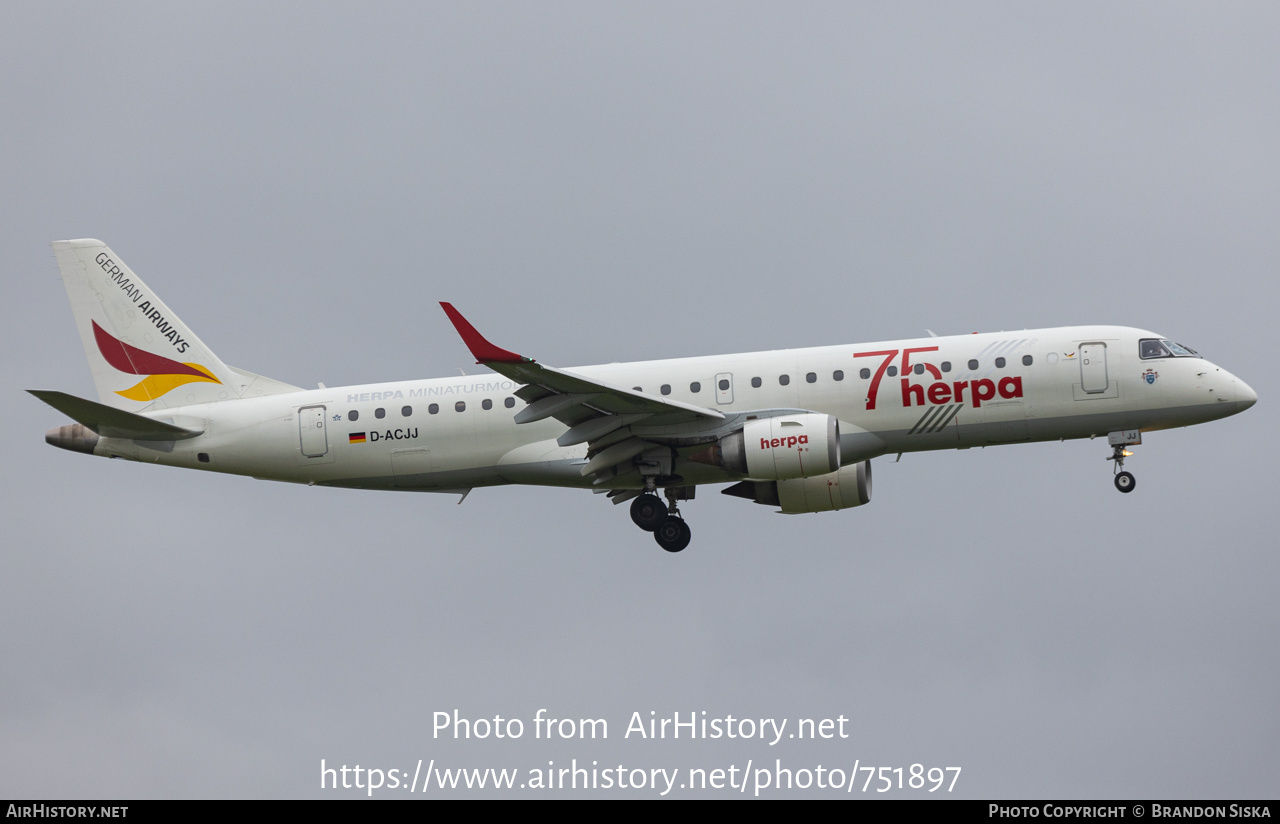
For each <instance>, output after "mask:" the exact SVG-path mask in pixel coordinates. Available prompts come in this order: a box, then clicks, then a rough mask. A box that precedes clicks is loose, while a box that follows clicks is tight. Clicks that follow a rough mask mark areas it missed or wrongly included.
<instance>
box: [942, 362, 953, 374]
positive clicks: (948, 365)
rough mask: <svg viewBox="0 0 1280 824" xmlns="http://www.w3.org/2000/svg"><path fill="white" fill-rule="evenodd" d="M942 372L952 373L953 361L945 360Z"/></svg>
mask: <svg viewBox="0 0 1280 824" xmlns="http://www.w3.org/2000/svg"><path fill="white" fill-rule="evenodd" d="M942 371H943V372H950V371H951V361H949V360H944V361H943V362H942Z"/></svg>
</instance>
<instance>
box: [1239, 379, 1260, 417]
mask: <svg viewBox="0 0 1280 824" xmlns="http://www.w3.org/2000/svg"><path fill="white" fill-rule="evenodd" d="M1257 402H1258V393H1257V392H1254V391H1253V387H1251V386H1249V384H1247V383H1245V382H1244V381H1242V380H1240V379H1239V378H1236V406H1238V407H1240V411H1241V412H1243V411H1244V410H1246V409H1248V408H1249V407H1251V406H1253V405H1254V404H1255V403H1257Z"/></svg>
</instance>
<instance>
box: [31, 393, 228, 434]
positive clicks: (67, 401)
mask: <svg viewBox="0 0 1280 824" xmlns="http://www.w3.org/2000/svg"><path fill="white" fill-rule="evenodd" d="M27 391H28V392H30V393H31V394H32V395H35V396H36V397H37V398H39V399H40V400H42V401H44V402H45V403H47V404H49V405H50V406H52V407H53V408H54V409H56V410H58V411H59V412H61V413H62V414H64V415H66V416H68V417H69V418H71V419H72V420H74V421H75V422H76V423H79V424H83V425H84V427H85V428H86V429H91V430H93V431H94V432H96V433H98V434H99V435H101V436H102V437H104V438H132V439H134V440H143V441H182V440H186V439H187V438H194V437H195V436H197V435H200V434H203V432H204V430H202V429H185V428H183V427H181V426H174V425H173V424H171V423H165V422H164V421H157V420H153V419H151V418H148V417H145V416H143V415H135V414H133V413H132V412H126V411H124V410H123V409H116V408H115V407H114V406H107V405H106V404H101V403H98V402H97V401H90V400H85V399H84V398H77V397H76V396H75V395H68V394H67V393H66V392H51V391H48V390H42V389H28V390H27Z"/></svg>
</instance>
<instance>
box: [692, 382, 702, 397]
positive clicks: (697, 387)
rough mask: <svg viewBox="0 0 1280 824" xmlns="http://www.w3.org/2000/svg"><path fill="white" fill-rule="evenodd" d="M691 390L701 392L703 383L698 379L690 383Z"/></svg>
mask: <svg viewBox="0 0 1280 824" xmlns="http://www.w3.org/2000/svg"><path fill="white" fill-rule="evenodd" d="M689 391H690V392H692V393H693V394H695V395H696V394H698V393H699V392H701V391H702V384H700V383H698V382H697V381H694V382H693V383H691V384H689Z"/></svg>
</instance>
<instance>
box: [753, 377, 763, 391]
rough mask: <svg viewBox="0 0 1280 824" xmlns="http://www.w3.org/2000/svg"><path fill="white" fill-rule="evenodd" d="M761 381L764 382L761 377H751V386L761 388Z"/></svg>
mask: <svg viewBox="0 0 1280 824" xmlns="http://www.w3.org/2000/svg"><path fill="white" fill-rule="evenodd" d="M761 383H763V381H761V380H760V379H759V378H752V379H751V388H752V389H759V388H760V384H761Z"/></svg>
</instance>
